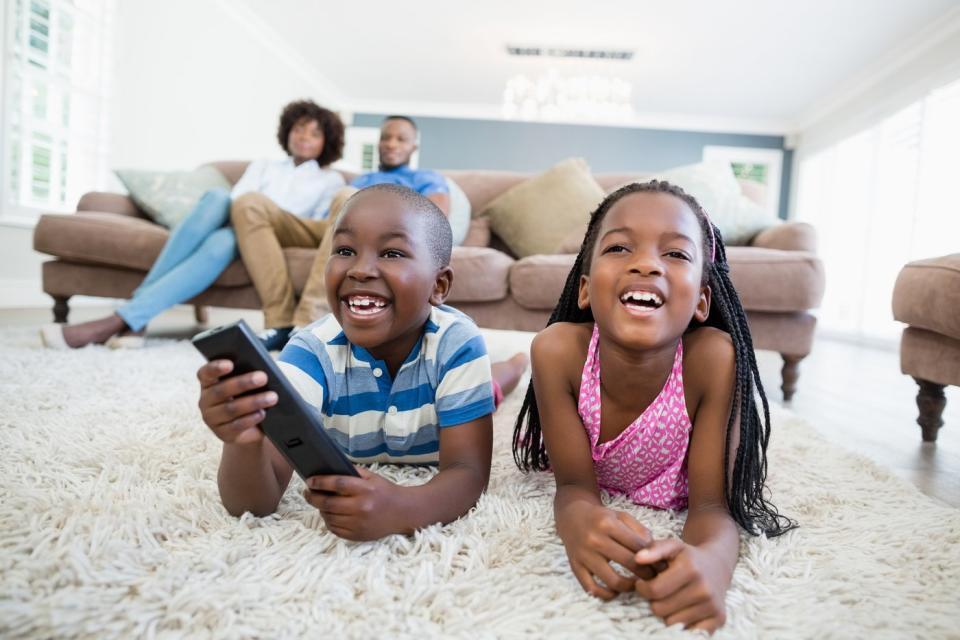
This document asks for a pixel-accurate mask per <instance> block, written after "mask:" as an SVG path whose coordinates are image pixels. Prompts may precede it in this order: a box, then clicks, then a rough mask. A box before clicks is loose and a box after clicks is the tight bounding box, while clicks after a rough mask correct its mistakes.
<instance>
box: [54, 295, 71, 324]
mask: <svg viewBox="0 0 960 640" xmlns="http://www.w3.org/2000/svg"><path fill="white" fill-rule="evenodd" d="M52 298H53V321H54V322H58V323H60V324H64V323H66V321H67V316H69V315H70V305H69V304H68V301H69V300H70V296H52Z"/></svg>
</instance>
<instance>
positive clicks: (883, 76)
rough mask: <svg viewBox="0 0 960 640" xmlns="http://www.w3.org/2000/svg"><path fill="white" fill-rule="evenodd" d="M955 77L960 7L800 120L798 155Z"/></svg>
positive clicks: (959, 60)
mask: <svg viewBox="0 0 960 640" xmlns="http://www.w3.org/2000/svg"><path fill="white" fill-rule="evenodd" d="M957 78H960V7H958V8H957V9H955V10H953V11H951V12H949V13H948V14H947V16H945V18H944V19H943V20H942V21H940V22H938V23H937V24H936V25H933V26H931V27H930V28H928V29H926V30H924V31H922V32H920V33H918V34H917V35H916V36H915V37H913V38H911V39H910V41H909V42H905V43H903V45H902V46H901V47H900V48H898V49H896V50H893V51H891V52H889V54H888V55H887V56H886V57H884V58H883V59H882V60H879V61H877V62H876V63H875V64H874V65H873V66H871V67H870V68H869V69H865V70H864V71H863V73H861V74H860V75H859V76H858V77H857V78H852V79H851V80H850V81H848V82H847V83H845V87H844V88H843V89H842V90H841V91H840V92H839V93H837V94H834V95H833V96H830V97H828V98H827V99H826V100H825V101H824V102H822V103H821V104H820V105H817V106H815V107H814V108H813V109H812V110H810V112H808V114H807V115H806V116H805V117H803V118H801V123H800V130H799V135H798V136H797V138H796V140H797V151H798V154H799V155H803V154H805V153H809V152H812V151H816V150H818V149H821V148H823V147H825V146H829V145H832V144H833V143H835V142H837V141H839V140H841V139H843V138H845V137H847V136H850V135H852V134H854V133H857V132H858V131H862V130H863V129H866V128H867V127H869V126H870V125H872V124H874V123H876V122H878V121H879V120H881V119H883V118H884V117H886V116H888V115H890V114H892V113H895V112H896V111H898V110H899V109H902V108H904V107H906V106H908V105H910V104H911V103H913V102H916V101H917V100H919V99H920V98H922V97H923V96H924V95H926V94H927V93H928V92H930V91H931V90H933V89H935V88H937V87H939V86H942V85H944V84H948V83H950V82H951V81H953V80H956V79H957ZM796 164H797V163H796V162H795V163H794V165H796Z"/></svg>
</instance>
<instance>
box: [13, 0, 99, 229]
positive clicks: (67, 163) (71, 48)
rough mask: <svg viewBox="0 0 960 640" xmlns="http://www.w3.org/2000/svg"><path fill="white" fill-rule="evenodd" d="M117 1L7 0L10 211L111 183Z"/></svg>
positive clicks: (39, 207)
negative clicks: (108, 180)
mask: <svg viewBox="0 0 960 640" xmlns="http://www.w3.org/2000/svg"><path fill="white" fill-rule="evenodd" d="M113 7H114V5H113V0H5V5H4V17H5V20H4V25H5V27H4V28H5V31H4V33H3V42H4V61H3V63H4V66H5V69H4V78H5V80H4V96H3V97H4V104H3V136H2V139H3V149H2V151H3V159H4V162H3V163H0V164H2V166H3V167H4V170H3V176H2V180H3V187H4V188H3V194H4V195H3V203H2V213H3V214H8V213H14V214H26V213H33V214H35V213H37V212H40V211H70V210H73V208H74V206H75V205H76V203H77V200H78V199H79V197H80V195H81V194H82V193H83V192H85V191H89V190H90V189H95V188H98V187H102V186H104V185H105V181H106V178H107V167H106V160H107V158H106V155H107V151H108V147H107V145H108V142H109V141H108V137H107V128H106V126H105V124H106V117H107V105H108V100H109V89H110V82H109V81H110V70H111V68H112V66H111V53H112V45H113V42H112V36H113V34H112V16H113Z"/></svg>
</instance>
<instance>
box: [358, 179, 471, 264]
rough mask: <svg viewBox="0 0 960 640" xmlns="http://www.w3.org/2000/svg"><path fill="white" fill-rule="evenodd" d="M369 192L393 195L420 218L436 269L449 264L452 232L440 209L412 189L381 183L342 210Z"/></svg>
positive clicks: (361, 192) (366, 189)
mask: <svg viewBox="0 0 960 640" xmlns="http://www.w3.org/2000/svg"><path fill="white" fill-rule="evenodd" d="M369 192H383V193H389V194H391V195H394V196H396V197H397V198H399V199H400V200H401V201H402V202H403V204H404V205H406V206H407V208H408V211H411V212H413V213H415V214H416V215H418V216H421V217H422V222H423V230H424V231H425V233H426V237H424V240H425V241H426V243H427V246H428V247H430V255H432V256H433V260H434V262H435V263H436V266H437V268H441V267H446V266H448V265H449V264H450V254H451V253H452V252H453V231H452V230H451V229H450V221H449V220H447V216H445V215H443V211H441V210H440V207H438V206H437V205H435V204H434V203H433V202H431V201H430V200H428V199H427V198H425V197H424V196H422V195H420V194H419V193H417V192H416V191H414V190H413V189H408V188H407V187H403V186H400V185H397V184H390V183H383V184H375V185H372V186H369V187H367V188H365V189H361V190H360V191H358V192H357V193H355V194H353V195H352V196H350V199H349V200H348V201H347V203H346V204H344V208H346V207H347V206H349V203H350V200H354V199H356V198H357V197H359V196H360V195H361V194H363V193H369ZM341 215H342V214H341Z"/></svg>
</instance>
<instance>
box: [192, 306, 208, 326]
mask: <svg viewBox="0 0 960 640" xmlns="http://www.w3.org/2000/svg"><path fill="white" fill-rule="evenodd" d="M193 317H194V318H195V319H196V320H197V324H199V325H200V326H206V324H207V323H208V322H209V321H210V310H209V309H208V308H207V307H205V306H203V305H202V304H195V305H193Z"/></svg>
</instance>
